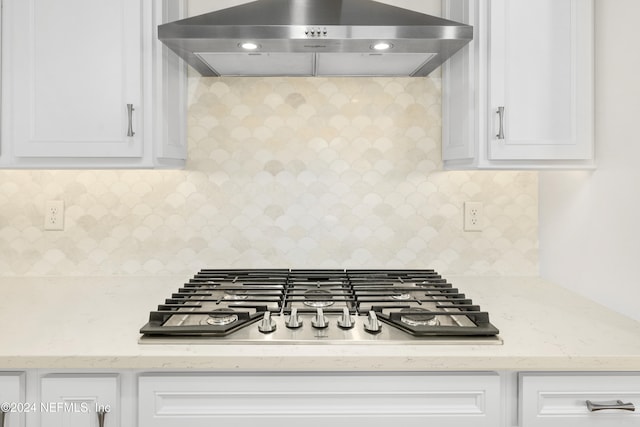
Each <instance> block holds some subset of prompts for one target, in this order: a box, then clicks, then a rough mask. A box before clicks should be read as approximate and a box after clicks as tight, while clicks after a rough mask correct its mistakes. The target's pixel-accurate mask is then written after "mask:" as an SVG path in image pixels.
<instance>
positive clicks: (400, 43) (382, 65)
mask: <svg viewBox="0 0 640 427" xmlns="http://www.w3.org/2000/svg"><path fill="white" fill-rule="evenodd" d="M158 35H159V38H160V40H161V41H162V42H163V43H164V44H166V45H167V46H168V47H169V48H170V49H172V50H173V51H174V52H176V53H177V54H178V55H179V56H181V57H182V58H183V59H184V60H186V61H187V62H188V63H189V64H190V65H191V66H192V67H194V68H195V69H196V70H198V71H199V72H200V73H201V74H202V75H204V76H224V75H234V76H426V75H428V74H429V73H430V72H431V71H433V70H434V69H435V68H437V67H438V66H440V64H442V63H443V62H444V61H446V60H447V59H448V58H449V57H450V56H451V55H453V54H454V53H455V52H457V51H458V50H459V49H461V48H462V47H463V46H464V45H466V44H467V43H469V41H471V39H472V38H473V28H472V27H470V26H468V25H464V24H459V23H456V22H453V21H448V20H445V19H441V18H437V17H434V16H430V15H425V14H422V13H418V12H414V11H410V10H407V9H403V8H399V7H395V6H390V5H387V4H383V3H379V2H375V1H371V0H258V1H254V2H251V3H247V4H243V5H240V6H235V7H231V8H228V9H223V10H220V11H216V12H212V13H207V14H204V15H200V16H196V17H192V18H188V19H183V20H181V21H176V22H172V23H168V24H164V25H161V26H160V27H159V29H158ZM249 43H250V44H251V45H252V46H249V47H253V49H248V47H247V46H246V45H247V44H249ZM385 47H386V48H385Z"/></svg>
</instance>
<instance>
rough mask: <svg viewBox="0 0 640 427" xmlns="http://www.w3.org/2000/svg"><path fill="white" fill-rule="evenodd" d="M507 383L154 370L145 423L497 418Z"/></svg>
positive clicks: (144, 401)
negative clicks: (159, 372)
mask: <svg viewBox="0 0 640 427" xmlns="http://www.w3.org/2000/svg"><path fill="white" fill-rule="evenodd" d="M499 387H500V386H499V377H498V376H497V375H493V374H482V375H464V376H463V375H423V374H414V375H396V374H393V375H391V374H389V375H374V374H371V375H353V374H329V373H328V374H324V375H321V374H306V373H301V374H277V375H275V374H274V375H268V374H264V375H260V374H252V375H239V374H236V375H223V374H222V375H216V374H202V375H188V376H185V375H176V376H169V375H162V376H156V375H149V376H142V377H140V379H139V403H140V407H139V415H140V423H139V425H140V426H141V427H144V426H149V427H150V426H154V427H164V426H174V425H176V423H180V424H181V425H182V426H183V427H199V426H210V425H214V424H215V425H218V423H220V425H224V424H225V423H226V424H227V425H234V426H244V425H247V426H248V425H253V423H255V421H256V420H260V424H261V425H262V426H282V425H294V423H297V422H299V423H304V425H305V426H316V425H317V426H326V425H329V424H330V425H335V426H343V425H344V426H347V425H349V426H353V425H369V426H383V425H385V426H387V425H389V423H390V422H402V424H403V426H418V425H420V426H423V425H425V423H427V422H430V423H434V422H435V423H436V424H435V425H439V426H495V425H498V424H499V419H500V417H499V415H500V414H499V406H500V401H499V399H500V392H499ZM365 423H366V424H365Z"/></svg>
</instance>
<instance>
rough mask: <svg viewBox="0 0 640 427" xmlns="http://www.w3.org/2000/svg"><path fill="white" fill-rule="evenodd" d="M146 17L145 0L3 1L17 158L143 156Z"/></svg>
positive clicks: (8, 115) (7, 119)
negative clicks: (143, 15)
mask: <svg viewBox="0 0 640 427" xmlns="http://www.w3.org/2000/svg"><path fill="white" fill-rule="evenodd" d="M141 19H142V18H141V2H140V1H139V0H57V1H49V0H4V37H5V39H4V43H3V44H4V48H5V52H4V58H3V59H4V61H5V67H4V69H5V75H4V76H3V78H4V92H5V93H4V94H3V95H4V96H7V97H8V99H9V100H10V102H9V104H8V108H7V111H5V112H4V125H5V126H9V132H7V133H5V135H8V137H9V139H10V142H11V144H12V151H13V155H14V156H16V157H71V158H73V157H140V156H141V155H142V149H143V145H142V124H141V120H142V114H141V105H140V103H141V81H140V80H141V50H142V49H141V25H142V24H141ZM128 104H130V105H131V106H132V108H133V111H132V112H131V114H129V109H128V107H127V106H128ZM130 116H131V120H130ZM130 122H131V123H130ZM130 130H131V131H132V132H130Z"/></svg>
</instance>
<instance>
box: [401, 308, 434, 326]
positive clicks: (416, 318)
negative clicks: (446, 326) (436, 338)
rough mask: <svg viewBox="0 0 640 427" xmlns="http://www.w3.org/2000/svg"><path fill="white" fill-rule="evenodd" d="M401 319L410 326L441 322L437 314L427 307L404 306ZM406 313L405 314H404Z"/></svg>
mask: <svg viewBox="0 0 640 427" xmlns="http://www.w3.org/2000/svg"><path fill="white" fill-rule="evenodd" d="M400 313H401V315H400V321H401V322H402V323H404V324H405V325H409V326H438V325H440V322H439V321H438V319H436V315H435V314H431V311H429V310H427V309H426V308H403V309H402V310H400ZM402 313H404V314H402Z"/></svg>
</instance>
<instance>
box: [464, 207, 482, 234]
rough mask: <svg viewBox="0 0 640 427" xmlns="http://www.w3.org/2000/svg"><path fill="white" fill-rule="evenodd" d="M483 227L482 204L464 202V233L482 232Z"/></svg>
mask: <svg viewBox="0 0 640 427" xmlns="http://www.w3.org/2000/svg"><path fill="white" fill-rule="evenodd" d="M483 227H484V209H483V206H482V202H464V231H482V229H483Z"/></svg>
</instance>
